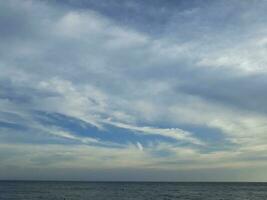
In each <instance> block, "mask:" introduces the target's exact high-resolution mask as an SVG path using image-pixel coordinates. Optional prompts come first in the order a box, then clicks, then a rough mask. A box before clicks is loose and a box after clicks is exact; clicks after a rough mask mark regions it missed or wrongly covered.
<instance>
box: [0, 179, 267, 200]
mask: <svg viewBox="0 0 267 200" xmlns="http://www.w3.org/2000/svg"><path fill="white" fill-rule="evenodd" d="M35 199H44V200H120V199H122V200H172V199H181V200H267V183H236V182H234V183H221V182H216V183H212V182H207V183H205V182H197V183H191V182H175V183H174V182H171V183H166V182H77V181H75V182H71V181H65V182H60V181H0V200H35Z"/></svg>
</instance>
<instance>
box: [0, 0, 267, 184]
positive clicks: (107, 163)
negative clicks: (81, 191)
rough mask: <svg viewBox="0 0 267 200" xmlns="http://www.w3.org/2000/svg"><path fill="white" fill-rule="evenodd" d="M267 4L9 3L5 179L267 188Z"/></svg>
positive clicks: (3, 32) (0, 14)
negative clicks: (202, 183)
mask: <svg viewBox="0 0 267 200" xmlns="http://www.w3.org/2000/svg"><path fill="white" fill-rule="evenodd" d="M266 9H267V2H266V1H262V0H261V1H260V0H255V1H237V0H232V1H220V0H216V1H201V0H200V1H194V0H189V1H188V0H187V1H183V0H181V1H171V0H170V1H164V0H156V1H151V0H147V1H141V0H135V1H134V0H125V1H120V0H118V1H108V0H104V1H101V2H99V1H94V0H77V1H72V0H57V1H52V0H43V1H41V0H8V1H0V44H1V45H0V179H60V180H61V179H63V180H67V179H71V180H146V181H147V180H148V181H149V180H152V181H153V180H160V181H170V180H171V181H199V180H202V181H209V180H210V181H242V180H244V181H267V175H266V170H265V169H266V167H267V160H266V153H267V146H266V141H267V136H266V131H267V109H266V102H267V95H266V89H267V67H266V66H267V58H266V53H267V36H266V33H267V29H266V24H267V14H266Z"/></svg>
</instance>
